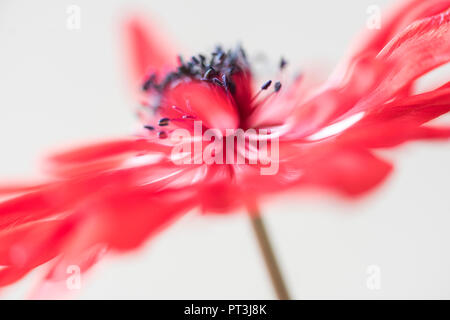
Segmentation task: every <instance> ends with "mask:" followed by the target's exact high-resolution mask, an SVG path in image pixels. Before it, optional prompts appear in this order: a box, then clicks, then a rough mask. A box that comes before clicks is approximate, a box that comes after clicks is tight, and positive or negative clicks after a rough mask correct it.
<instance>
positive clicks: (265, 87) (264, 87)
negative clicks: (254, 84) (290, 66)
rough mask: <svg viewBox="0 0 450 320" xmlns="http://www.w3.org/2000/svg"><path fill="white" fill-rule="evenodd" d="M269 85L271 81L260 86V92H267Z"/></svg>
mask: <svg viewBox="0 0 450 320" xmlns="http://www.w3.org/2000/svg"><path fill="white" fill-rule="evenodd" d="M271 84H272V80H269V81H267V82H266V83H264V84H263V85H262V86H261V90H267V89H268V88H269V87H270V85H271Z"/></svg>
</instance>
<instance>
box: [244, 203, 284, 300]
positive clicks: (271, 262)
mask: <svg viewBox="0 0 450 320" xmlns="http://www.w3.org/2000/svg"><path fill="white" fill-rule="evenodd" d="M249 213H250V221H251V224H252V227H253V231H254V233H255V237H256V239H257V241H258V244H259V248H260V249H261V253H262V255H263V257H264V262H265V264H266V268H267V271H268V272H269V275H270V279H271V281H272V286H273V288H274V290H275V293H276V295H277V298H278V299H279V300H289V293H288V291H287V288H286V285H285V283H284V280H283V276H282V275H281V271H280V268H279V266H278V262H277V260H276V258H275V254H274V252H273V249H272V245H271V244H270V239H269V236H268V234H267V230H266V227H265V226H264V221H263V218H262V216H261V213H260V212H259V210H257V209H252V210H251V211H250V212H249Z"/></svg>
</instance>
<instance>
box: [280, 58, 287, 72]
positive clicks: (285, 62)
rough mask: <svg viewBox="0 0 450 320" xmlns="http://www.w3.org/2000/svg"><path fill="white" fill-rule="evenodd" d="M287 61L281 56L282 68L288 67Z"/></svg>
mask: <svg viewBox="0 0 450 320" xmlns="http://www.w3.org/2000/svg"><path fill="white" fill-rule="evenodd" d="M286 65H287V61H286V60H285V59H284V58H281V60H280V70H283V69H284V67H286Z"/></svg>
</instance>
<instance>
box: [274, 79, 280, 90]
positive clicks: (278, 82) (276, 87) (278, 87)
mask: <svg viewBox="0 0 450 320" xmlns="http://www.w3.org/2000/svg"><path fill="white" fill-rule="evenodd" d="M280 89H281V82H280V81H277V82H276V83H275V92H278V91H280Z"/></svg>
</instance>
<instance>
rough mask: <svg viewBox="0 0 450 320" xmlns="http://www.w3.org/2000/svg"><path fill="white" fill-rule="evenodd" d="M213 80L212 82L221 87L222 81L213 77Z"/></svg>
mask: <svg viewBox="0 0 450 320" xmlns="http://www.w3.org/2000/svg"><path fill="white" fill-rule="evenodd" d="M213 82H214V83H215V84H217V85H218V86H221V87H223V83H222V82H221V81H220V80H219V79H217V78H214V79H213Z"/></svg>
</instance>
